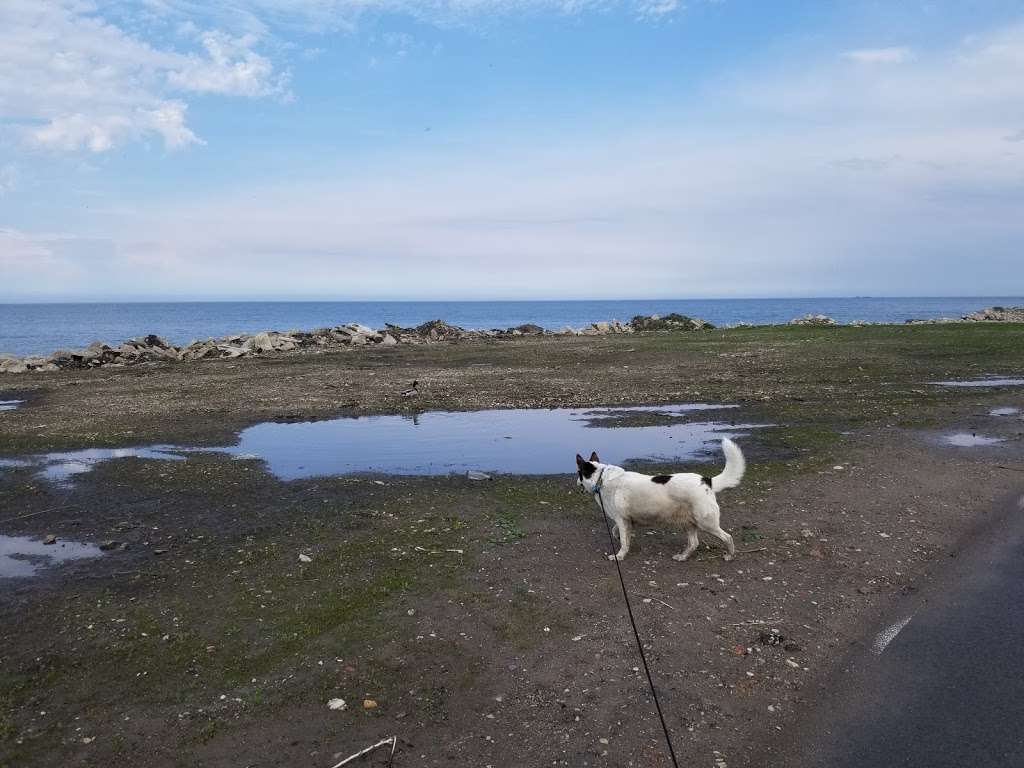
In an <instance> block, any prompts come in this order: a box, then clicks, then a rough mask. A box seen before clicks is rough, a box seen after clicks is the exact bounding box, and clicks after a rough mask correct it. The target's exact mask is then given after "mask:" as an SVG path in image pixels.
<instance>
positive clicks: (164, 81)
mask: <svg viewBox="0 0 1024 768" xmlns="http://www.w3.org/2000/svg"><path fill="white" fill-rule="evenodd" d="M185 31H190V30H189V29H187V28H186V30H185ZM193 35H194V36H195V37H197V38H198V43H199V48H198V49H197V50H193V51H189V52H185V53H182V52H179V51H177V50H174V49H172V48H169V47H154V46H153V45H151V44H150V43H148V42H146V41H144V40H142V39H140V38H138V37H136V36H133V35H131V34H129V33H128V32H126V31H125V30H124V29H122V28H120V27H118V26H116V25H114V24H112V23H110V22H109V21H107V20H105V19H104V18H103V17H101V16H99V15H97V13H96V9H95V7H94V6H92V5H90V4H88V3H85V2H79V0H4V1H3V2H2V3H0V122H6V123H8V124H13V125H14V126H15V127H16V128H17V129H18V132H20V133H21V135H22V137H23V138H24V139H27V140H28V141H29V142H31V143H33V144H36V145H38V146H42V147H47V148H52V149H58V150H77V149H87V150H89V151H91V152H106V151H108V150H110V149H112V148H114V147H115V146H117V145H118V144H120V143H122V142H124V141H127V140H134V139H140V138H144V137H146V136H149V135H155V136H158V137H160V138H161V139H162V140H163V142H164V144H165V146H167V147H168V148H175V147H183V146H187V145H189V144H193V143H197V142H198V141H199V139H198V137H197V136H196V135H195V134H194V133H193V132H192V130H191V129H190V128H189V127H188V126H187V125H186V123H185V115H186V109H187V105H186V104H185V102H184V101H182V100H181V97H182V96H187V95H188V94H190V93H218V94H223V95H228V96H246V97H252V98H256V97H262V96H273V95H282V94H283V93H284V92H285V86H286V82H287V75H286V74H284V75H282V74H279V73H277V72H276V71H275V69H274V67H273V65H272V64H271V63H270V61H269V60H268V59H266V58H265V57H264V56H262V55H260V54H259V53H257V52H256V51H255V50H254V47H255V46H256V44H257V43H258V40H257V39H256V38H255V37H254V36H252V35H245V36H241V37H232V36H231V35H228V34H226V33H223V32H218V31H205V32H194V33H193Z"/></svg>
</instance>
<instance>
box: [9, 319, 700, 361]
mask: <svg viewBox="0 0 1024 768" xmlns="http://www.w3.org/2000/svg"><path fill="white" fill-rule="evenodd" d="M713 327H714V326H713V325H711V324H710V323H707V322H705V321H703V320H698V319H694V318H689V317H683V316H682V315H675V314H672V315H667V316H666V317H664V318H660V317H658V316H657V315H652V316H650V317H644V316H640V315H638V316H637V317H634V318H633V320H632V321H630V322H629V323H620V322H619V321H618V320H612V321H609V322H598V323H592V324H591V325H589V326H587V327H586V328H582V329H575V328H569V327H566V328H563V329H562V330H561V331H548V330H546V329H544V328H542V327H541V326H539V325H535V324H533V323H526V324H524V325H519V326H516V327H515V328H505V329H491V330H470V329H466V328H461V327H459V326H457V325H451V324H449V323H446V322H445V321H443V320H431V321H429V322H426V323H423V324H422V325H418V326H416V327H415V328H403V327H401V326H397V325H391V324H387V325H386V326H385V328H384V329H382V330H379V331H378V330H374V329H373V328H369V327H368V326H365V325H362V324H360V323H348V324H346V325H338V326H333V327H330V328H317V329H315V330H313V331H287V332H280V331H263V332H261V333H256V334H235V335H232V336H223V337H220V338H216V339H204V340H201V341H193V342H191V343H189V344H186V345H185V346H183V347H176V346H174V345H173V344H171V343H169V342H168V341H166V340H165V339H162V338H161V337H159V336H157V335H155V334H150V335H148V336H140V337H137V338H133V339H128V340H127V341H125V342H123V343H121V344H118V345H117V346H111V345H109V344H105V343H103V342H101V341H94V342H93V343H92V344H90V345H89V346H88V347H86V348H85V349H59V350H57V351H56V352H54V353H53V354H51V355H48V356H46V357H41V356H36V355H31V356H28V357H17V356H14V355H4V354H0V373H26V372H30V371H58V370H65V369H88V368H101V367H102V368H121V367H124V366H128V365H139V364H143V363H165V362H166V363H177V362H190V361H194V360H218V359H221V360H222V359H234V358H240V357H254V356H259V355H264V354H271V353H280V352H294V351H308V350H315V349H329V348H339V347H367V346H381V347H393V346H397V345H399V344H434V343H440V342H460V341H468V340H473V339H512V338H519V337H523V336H600V335H603V334H611V333H634V332H635V331H638V330H643V331H651V330H669V331H684V330H699V329H703V328H713Z"/></svg>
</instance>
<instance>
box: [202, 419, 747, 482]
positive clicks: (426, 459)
mask: <svg viewBox="0 0 1024 768" xmlns="http://www.w3.org/2000/svg"><path fill="white" fill-rule="evenodd" d="M721 407H722V406H718V408H721ZM713 408H715V406H706V405H691V406H666V407H661V408H658V407H644V408H602V409H594V410H577V409H569V408H556V409H552V410H537V409H521V410H493V411H471V412H454V413H446V412H430V413H424V414H421V415H419V416H418V417H416V418H415V419H412V418H408V417H404V416H368V417H361V418H356V419H335V420H332V421H319V422H309V423H300V424H260V425H258V426H255V427H251V428H249V429H246V430H244V431H243V432H242V433H241V434H240V435H239V440H238V445H236V446H234V447H231V448H226V449H222V450H226V451H227V452H229V453H231V454H233V455H235V456H258V457H260V458H261V459H263V460H265V461H266V462H267V467H268V469H269V470H270V471H271V472H272V473H273V474H275V475H276V476H277V477H279V478H282V479H285V480H294V479H298V478H304V477H316V476H321V475H345V474H354V473H358V472H381V473H385V474H396V475H445V474H451V473H455V472H466V471H468V470H471V469H476V470H483V471H486V472H502V473H506V474H557V473H560V472H572V471H574V467H575V463H574V456H575V455H576V453H577V451H578V452H580V453H584V454H586V455H590V452H591V451H593V450H596V451H597V452H598V453H599V454H600V455H601V458H602V460H604V461H607V462H611V463H614V464H621V463H623V462H625V461H628V460H630V459H633V460H645V459H646V460H666V461H671V460H675V459H691V460H692V459H696V458H699V457H703V456H704V455H705V454H706V453H707V452H708V451H709V450H710V451H712V453H713V455H714V457H715V458H716V459H717V457H718V454H717V452H718V448H717V445H710V446H709V445H708V443H709V442H712V441H714V442H715V443H717V441H718V440H720V439H721V438H723V437H740V436H743V435H745V434H747V432H748V430H750V429H752V428H754V427H756V426H759V425H754V424H736V425H729V424H726V423H723V422H717V421H690V420H689V419H688V418H687V415H688V414H691V413H693V412H696V411H706V410H712V409H713Z"/></svg>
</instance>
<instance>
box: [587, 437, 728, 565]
mask: <svg viewBox="0 0 1024 768" xmlns="http://www.w3.org/2000/svg"><path fill="white" fill-rule="evenodd" d="M722 451H723V452H724V453H725V469H724V470H722V474H720V475H717V476H715V477H702V476H701V475H697V474H694V473H692V472H679V473H677V474H674V475H655V476H654V477H652V476H651V475H643V474H640V473H639V472H627V471H626V470H625V469H623V468H622V467H616V466H615V465H614V464H602V463H601V460H600V459H599V458H598V456H597V453H596V452H595V453H592V454H591V455H590V461H585V460H584V459H583V457H582V456H580V455H579V454H578V453H577V454H576V468H577V471H578V478H579V479H578V480H577V481H576V482H577V485H579V487H580V488H582V489H584V490H585V491H588V492H589V493H592V494H594V497H595V500H596V501H598V506H602V504H603V507H604V513H605V514H606V515H608V518H609V519H610V520H611V521H612V522H613V523H615V528H616V530H617V531H618V534H619V551H618V553H617V554H614V555H608V559H609V560H611V559H617V560H622V559H623V558H625V557H626V555H627V554H628V553H629V540H630V535H631V533H632V529H633V523H637V524H640V525H654V524H657V523H668V524H670V525H676V526H679V527H680V528H682V529H683V530H684V531H685V532H686V537H687V544H686V549H685V550H684V551H683V553H682V554H681V555H674V556H673V557H674V559H676V560H686V559H687V558H688V557H689V556H690V555H692V554H693V552H694V550H696V549H697V546H698V545H699V544H700V539H698V538H697V533H698V531H704V532H705V533H709V534H711V535H712V536H714V537H715V538H717V539H718V540H719V541H721V542H722V543H723V544H724V545H725V547H726V549H727V550H728V554H726V556H725V559H726V560H732V558H733V555H735V554H736V545H735V544H733V541H732V536H730V535H729V534H728V533H726V532H725V531H723V530H722V528H721V526H719V524H718V516H719V510H718V500H717V499H716V498H715V494H716V493H717V492H718V491H724V490H725V489H726V488H735V487H736V486H737V485H739V484H740V480H742V479H743V473H744V472H745V471H746V469H747V462H746V460H745V459H744V458H743V452H742V451H740V448H739V446H738V445H736V443H734V442H733V441H732V440H730V439H729V438H725V439H724V440H722ZM598 493H600V499H598V498H597V497H598Z"/></svg>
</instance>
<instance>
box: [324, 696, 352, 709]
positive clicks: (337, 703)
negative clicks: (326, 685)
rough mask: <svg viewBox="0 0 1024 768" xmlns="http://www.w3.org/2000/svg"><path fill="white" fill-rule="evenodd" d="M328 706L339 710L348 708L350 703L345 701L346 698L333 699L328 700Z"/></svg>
mask: <svg viewBox="0 0 1024 768" xmlns="http://www.w3.org/2000/svg"><path fill="white" fill-rule="evenodd" d="M327 708H328V709H333V710H335V711H337V710H344V709H348V704H346V703H345V700H344V699H331V700H330V701H328V702H327Z"/></svg>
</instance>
